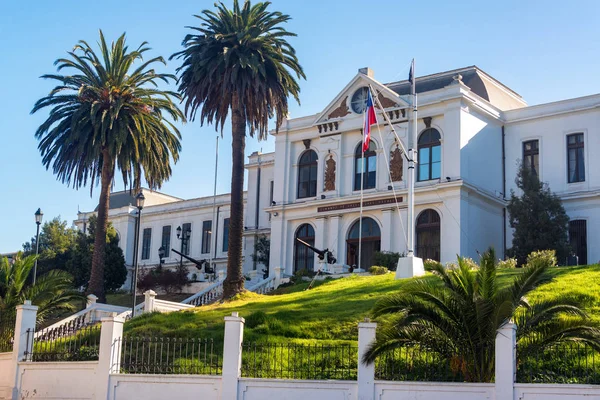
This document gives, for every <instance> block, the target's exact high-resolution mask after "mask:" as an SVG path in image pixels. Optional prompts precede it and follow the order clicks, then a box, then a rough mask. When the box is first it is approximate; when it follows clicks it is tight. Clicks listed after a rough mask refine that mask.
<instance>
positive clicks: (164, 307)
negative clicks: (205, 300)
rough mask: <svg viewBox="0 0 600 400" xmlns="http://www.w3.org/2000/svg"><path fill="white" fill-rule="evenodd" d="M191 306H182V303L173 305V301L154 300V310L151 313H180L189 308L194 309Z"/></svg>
mask: <svg viewBox="0 0 600 400" xmlns="http://www.w3.org/2000/svg"><path fill="white" fill-rule="evenodd" d="M194 307H195V306H194V305H193V304H183V303H175V302H173V301H166V300H158V299H155V300H154V309H153V311H158V312H161V313H167V312H172V311H182V310H187V309H190V308H194Z"/></svg>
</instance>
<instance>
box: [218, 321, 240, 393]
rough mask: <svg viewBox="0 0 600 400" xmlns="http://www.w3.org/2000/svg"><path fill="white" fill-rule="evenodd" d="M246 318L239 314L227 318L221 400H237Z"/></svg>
mask: <svg viewBox="0 0 600 400" xmlns="http://www.w3.org/2000/svg"><path fill="white" fill-rule="evenodd" d="M244 322H245V321H244V318H242V317H239V316H238V313H237V312H233V313H231V316H230V317H225V340H224V343H223V373H222V376H221V399H222V400H237V392H238V379H239V378H240V376H241V368H242V340H243V339H244Z"/></svg>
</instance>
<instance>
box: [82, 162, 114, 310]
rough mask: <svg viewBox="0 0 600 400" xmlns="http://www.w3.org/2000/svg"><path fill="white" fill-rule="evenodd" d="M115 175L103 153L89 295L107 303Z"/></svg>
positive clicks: (111, 164) (112, 167) (112, 165)
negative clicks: (110, 210)
mask: <svg viewBox="0 0 600 400" xmlns="http://www.w3.org/2000/svg"><path fill="white" fill-rule="evenodd" d="M113 175H114V163H113V162H112V161H110V155H109V154H108V151H106V150H104V151H103V152H102V176H101V181H100V186H101V190H100V199H99V200H98V220H97V223H96V235H95V237H94V253H93V255H92V272H91V274H90V281H89V284H88V294H94V295H96V296H97V297H98V302H100V303H105V302H106V296H105V293H104V257H105V249H106V226H107V224H108V208H109V204H110V185H111V183H112V180H113Z"/></svg>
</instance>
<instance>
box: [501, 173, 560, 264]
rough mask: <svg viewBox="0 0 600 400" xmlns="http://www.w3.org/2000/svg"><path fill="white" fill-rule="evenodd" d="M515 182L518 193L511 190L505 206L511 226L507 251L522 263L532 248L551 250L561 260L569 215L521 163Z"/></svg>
mask: <svg viewBox="0 0 600 400" xmlns="http://www.w3.org/2000/svg"><path fill="white" fill-rule="evenodd" d="M515 183H516V184H517V187H518V188H519V189H520V190H521V192H522V194H521V196H517V195H516V194H515V192H514V191H511V195H510V201H509V203H508V207H507V209H508V213H509V216H510V217H509V221H510V226H511V228H513V229H514V233H513V243H512V244H513V247H512V248H511V249H509V250H508V254H509V255H510V256H511V257H515V258H516V259H517V262H518V263H519V265H523V264H525V262H526V261H527V255H528V254H530V253H531V252H533V251H538V250H555V251H556V257H557V258H558V260H559V263H564V262H565V261H566V257H567V255H568V254H569V250H570V246H569V241H568V232H569V217H568V216H567V214H566V212H565V209H564V207H563V206H562V203H561V201H560V199H559V198H558V196H556V195H555V194H554V193H552V191H551V190H550V188H549V187H548V185H547V184H544V183H542V182H540V180H539V178H538V176H537V174H536V173H535V172H534V171H532V170H531V169H530V168H527V167H526V166H524V165H521V166H520V167H519V172H518V173H517V178H516V179H515Z"/></svg>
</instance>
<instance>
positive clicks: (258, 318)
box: [246, 310, 267, 328]
mask: <svg viewBox="0 0 600 400" xmlns="http://www.w3.org/2000/svg"><path fill="white" fill-rule="evenodd" d="M265 322H267V314H265V312H264V311H260V310H259V311H254V312H253V313H252V314H250V315H248V316H247V317H246V326H247V327H248V328H256V327H257V326H259V325H262V324H264V323H265Z"/></svg>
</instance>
